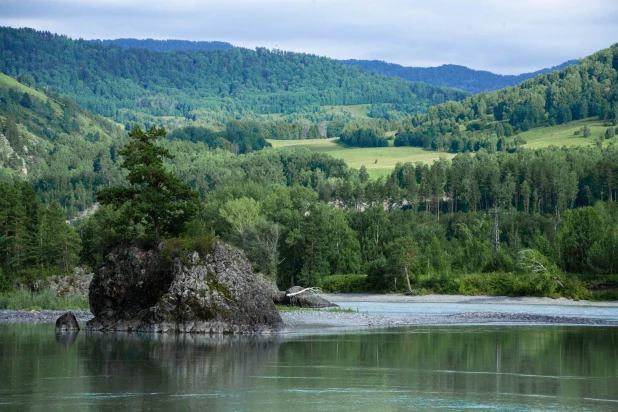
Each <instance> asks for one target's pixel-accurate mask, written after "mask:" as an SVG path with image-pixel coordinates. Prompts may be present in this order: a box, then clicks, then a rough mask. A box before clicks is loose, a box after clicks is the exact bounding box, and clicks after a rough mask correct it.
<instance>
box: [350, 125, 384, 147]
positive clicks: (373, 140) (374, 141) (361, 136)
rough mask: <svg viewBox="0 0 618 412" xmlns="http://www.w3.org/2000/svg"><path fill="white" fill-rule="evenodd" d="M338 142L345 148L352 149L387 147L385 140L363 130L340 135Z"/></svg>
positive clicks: (369, 131) (370, 131)
mask: <svg viewBox="0 0 618 412" xmlns="http://www.w3.org/2000/svg"><path fill="white" fill-rule="evenodd" d="M339 141H340V142H341V143H342V144H344V145H346V146H354V147H388V141H387V140H386V139H385V138H383V137H379V136H377V135H376V133H375V132H374V131H372V130H364V129H358V130H356V131H354V132H345V133H342V134H341V137H340V138H339Z"/></svg>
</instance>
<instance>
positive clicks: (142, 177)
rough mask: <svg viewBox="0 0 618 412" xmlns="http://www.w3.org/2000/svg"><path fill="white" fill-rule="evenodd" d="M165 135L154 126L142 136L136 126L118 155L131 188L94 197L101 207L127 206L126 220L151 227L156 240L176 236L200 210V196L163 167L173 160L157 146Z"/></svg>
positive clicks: (106, 192)
mask: <svg viewBox="0 0 618 412" xmlns="http://www.w3.org/2000/svg"><path fill="white" fill-rule="evenodd" d="M165 135H166V131H165V129H164V128H157V127H155V126H153V127H151V128H150V129H149V130H148V131H147V132H145V133H144V131H142V129H141V128H140V127H139V126H135V128H134V129H133V130H131V132H129V137H130V138H131V139H132V140H131V142H130V143H129V144H128V145H127V146H126V147H125V148H124V149H122V150H120V151H119V152H118V153H119V154H120V155H122V156H124V162H123V163H122V167H123V168H125V169H127V170H128V171H129V173H128V175H127V181H128V182H129V184H130V186H129V187H126V188H120V187H114V188H107V189H103V190H101V191H100V192H99V193H98V195H97V198H98V199H99V201H100V202H101V203H102V204H104V205H108V204H111V205H115V206H121V205H123V204H127V208H126V213H127V215H128V218H130V219H131V220H132V221H133V222H137V221H146V222H147V223H149V224H151V225H152V228H153V231H154V238H155V240H159V239H160V238H161V236H162V235H167V234H169V235H172V236H177V235H178V234H179V233H180V231H181V229H182V225H183V224H184V223H185V222H186V221H188V220H190V219H191V218H192V217H193V216H194V215H195V213H196V212H197V211H198V209H199V207H200V202H199V194H198V193H197V192H196V191H194V190H192V189H191V188H190V187H189V186H187V185H185V184H183V183H182V182H181V181H180V180H179V179H178V178H177V177H176V176H174V175H173V174H171V173H169V172H167V171H166V170H165V168H164V167H163V159H172V158H173V157H172V155H171V154H170V153H169V151H168V150H167V149H164V148H162V147H160V146H158V145H157V144H156V141H157V139H158V138H159V137H164V136H165Z"/></svg>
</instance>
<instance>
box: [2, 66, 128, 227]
mask: <svg viewBox="0 0 618 412" xmlns="http://www.w3.org/2000/svg"><path fill="white" fill-rule="evenodd" d="M0 103H1V104H0V131H1V133H0V181H9V182H10V181H14V180H28V181H29V182H30V183H32V185H33V187H34V189H35V190H36V191H37V192H38V193H39V195H40V196H41V197H42V199H43V200H44V201H45V202H47V203H52V202H59V203H60V204H61V205H62V206H63V208H64V210H65V213H66V214H67V215H69V216H71V215H74V214H75V213H77V212H79V211H81V210H85V209H87V208H88V207H90V206H91V205H92V204H93V201H94V192H96V190H98V188H99V187H103V186H107V185H110V184H120V183H121V182H122V174H121V173H120V172H119V168H118V166H117V165H116V151H117V149H118V148H119V147H121V146H122V145H123V144H124V141H125V139H126V137H125V132H124V130H123V129H122V128H121V127H119V126H118V125H116V124H114V123H113V122H111V121H109V120H107V119H105V118H103V117H101V116H98V115H93V114H92V113H90V112H87V111H85V110H83V109H82V108H80V107H79V106H78V105H76V104H75V103H74V102H73V101H72V100H71V99H70V98H68V97H66V96H61V95H58V94H55V93H49V95H46V94H44V93H42V92H41V91H39V90H35V89H33V88H31V87H28V86H26V85H24V84H21V83H19V82H17V81H16V80H15V79H12V78H10V77H8V76H6V75H4V74H0Z"/></svg>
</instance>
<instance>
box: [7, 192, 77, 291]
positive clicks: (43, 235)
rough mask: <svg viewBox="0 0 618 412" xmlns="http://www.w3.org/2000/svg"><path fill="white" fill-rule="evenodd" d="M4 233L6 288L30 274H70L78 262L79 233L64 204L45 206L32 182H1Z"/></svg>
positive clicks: (34, 275) (36, 275)
mask: <svg viewBox="0 0 618 412" xmlns="http://www.w3.org/2000/svg"><path fill="white" fill-rule="evenodd" d="M0 233H2V236H0V256H1V257H2V258H1V259H0V270H2V273H3V276H2V279H3V280H2V281H0V283H3V285H4V286H2V287H4V288H6V285H7V284H8V283H10V282H12V281H13V280H15V279H17V278H18V277H21V276H24V274H26V273H29V274H30V275H29V277H40V274H41V273H45V272H47V271H55V272H65V273H68V272H70V271H71V270H72V269H73V267H74V266H75V265H76V264H77V263H78V255H79V252H80V248H81V245H80V242H79V237H78V235H77V233H76V232H75V230H74V229H73V228H72V227H71V226H69V225H68V224H66V222H65V218H64V214H63V213H62V210H61V209H60V206H59V205H58V204H51V205H43V204H42V203H41V200H40V199H39V198H38V197H37V196H36V194H35V193H34V191H33V190H32V187H31V186H30V185H29V184H28V183H25V182H16V183H14V184H12V185H11V184H8V183H0Z"/></svg>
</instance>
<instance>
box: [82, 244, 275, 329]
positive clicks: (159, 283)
mask: <svg viewBox="0 0 618 412" xmlns="http://www.w3.org/2000/svg"><path fill="white" fill-rule="evenodd" d="M173 254H174V255H176V256H175V257H173V258H171V257H169V255H170V253H169V251H167V252H166V250H165V246H164V245H163V244H161V245H160V246H159V248H158V249H156V250H153V249H149V250H147V249H143V248H140V247H137V246H130V247H124V248H118V249H116V250H115V251H114V252H112V253H110V254H108V255H107V256H106V258H105V261H104V262H103V265H102V266H101V267H100V268H99V270H98V271H97V273H96V274H95V277H94V279H93V280H92V283H91V284H90V292H89V298H90V310H91V311H92V313H93V315H94V316H95V318H94V319H93V320H91V321H89V322H88V324H87V325H86V330H88V331H139V332H193V333H259V332H266V331H272V330H276V329H277V328H279V327H280V326H282V324H283V321H282V320H281V316H280V315H279V312H278V311H277V309H276V308H275V306H274V303H273V301H272V297H271V295H270V292H269V289H268V287H267V285H266V284H265V283H264V281H263V280H262V278H261V277H259V276H257V275H255V274H254V273H253V271H252V270H251V264H250V262H249V261H248V260H247V258H246V257H245V255H244V254H243V253H242V252H241V251H239V250H237V249H234V248H232V247H231V246H229V245H226V244H224V243H221V242H217V243H215V244H214V245H213V246H212V248H211V251H210V252H209V253H208V254H206V255H205V256H200V255H199V254H198V253H197V252H192V253H190V254H188V255H187V254H186V253H185V254H184V256H183V254H182V253H173Z"/></svg>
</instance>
